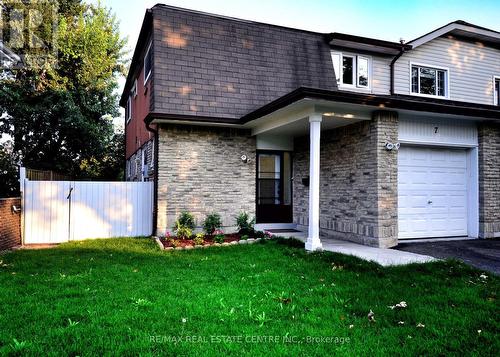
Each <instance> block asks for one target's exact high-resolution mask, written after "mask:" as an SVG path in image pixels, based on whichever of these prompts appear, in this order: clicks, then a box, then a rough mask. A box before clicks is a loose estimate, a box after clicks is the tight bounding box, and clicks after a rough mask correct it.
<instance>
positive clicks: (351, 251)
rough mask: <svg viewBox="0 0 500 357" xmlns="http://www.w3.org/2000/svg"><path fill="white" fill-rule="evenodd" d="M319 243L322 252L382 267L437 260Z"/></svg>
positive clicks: (339, 242) (331, 242)
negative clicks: (366, 261) (339, 254)
mask: <svg viewBox="0 0 500 357" xmlns="http://www.w3.org/2000/svg"><path fill="white" fill-rule="evenodd" d="M277 235H279V236H282V237H285V238H288V237H293V238H296V239H298V240H300V241H302V242H305V241H306V240H307V237H306V234H305V233H303V232H300V233H296V232H290V233H285V232H282V233H279V234H277ZM321 243H322V244H323V250H325V251H328V252H334V253H341V254H346V255H353V256H355V257H358V258H361V259H364V260H368V261H373V262H375V263H377V264H380V265H382V266H391V265H406V264H411V263H428V262H433V261H436V260H437V259H435V258H433V257H431V256H428V255H421V254H415V253H410V252H404V251H400V250H394V249H384V248H375V247H368V246H366V245H361V244H356V243H353V242H348V241H343V240H336V239H330V238H321Z"/></svg>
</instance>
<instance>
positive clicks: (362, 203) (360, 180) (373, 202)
mask: <svg viewBox="0 0 500 357" xmlns="http://www.w3.org/2000/svg"><path fill="white" fill-rule="evenodd" d="M397 140H398V117H397V113H394V112H388V111H378V112H374V113H373V119H372V120H371V121H366V122H359V123H355V124H352V125H349V126H345V127H341V128H338V129H334V130H329V131H324V132H322V133H321V160H320V168H321V178H320V234H321V235H323V236H325V235H326V236H331V237H334V238H339V239H345V240H350V241H354V242H358V243H362V244H365V245H371V246H377V247H392V246H395V245H397V235H398V229H397V150H393V151H387V150H386V149H385V143H386V142H387V141H390V142H393V143H395V142H397ZM308 175H309V137H303V138H298V139H296V141H295V153H294V184H293V190H294V194H293V198H294V222H296V223H297V224H298V225H299V227H300V228H304V229H307V224H308V196H309V195H308V190H309V188H308V187H306V186H304V185H303V184H302V178H305V177H307V176H308Z"/></svg>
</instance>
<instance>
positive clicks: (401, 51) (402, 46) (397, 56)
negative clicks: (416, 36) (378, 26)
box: [391, 43, 405, 95]
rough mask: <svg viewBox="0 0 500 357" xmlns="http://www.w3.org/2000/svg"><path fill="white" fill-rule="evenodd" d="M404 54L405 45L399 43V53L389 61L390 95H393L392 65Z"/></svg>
mask: <svg viewBox="0 0 500 357" xmlns="http://www.w3.org/2000/svg"><path fill="white" fill-rule="evenodd" d="M404 53H405V45H404V43H401V49H400V50H399V53H398V54H397V55H396V56H395V57H394V58H393V59H392V61H391V95H394V64H395V63H396V61H397V60H398V59H399V58H400V57H401V56H402V55H403V54H404Z"/></svg>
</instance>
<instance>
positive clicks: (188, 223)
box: [175, 211, 196, 231]
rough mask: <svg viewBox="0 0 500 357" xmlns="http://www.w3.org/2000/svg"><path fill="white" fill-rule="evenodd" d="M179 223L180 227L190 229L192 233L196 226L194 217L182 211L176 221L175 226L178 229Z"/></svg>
mask: <svg viewBox="0 0 500 357" xmlns="http://www.w3.org/2000/svg"><path fill="white" fill-rule="evenodd" d="M177 222H178V223H179V225H180V226H182V227H186V228H189V229H190V230H191V231H192V230H193V229H194V227H195V226H196V223H195V221H194V216H193V215H192V214H191V213H189V212H188V211H182V212H181V214H180V215H179V217H177V221H175V225H176V227H177Z"/></svg>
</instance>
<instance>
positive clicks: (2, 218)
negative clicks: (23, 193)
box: [0, 198, 21, 251]
mask: <svg viewBox="0 0 500 357" xmlns="http://www.w3.org/2000/svg"><path fill="white" fill-rule="evenodd" d="M13 205H15V206H17V207H21V199H20V198H0V251H2V250H6V249H10V248H12V247H15V246H17V245H21V213H20V212H18V213H14V212H13V211H12V206H13Z"/></svg>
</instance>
